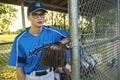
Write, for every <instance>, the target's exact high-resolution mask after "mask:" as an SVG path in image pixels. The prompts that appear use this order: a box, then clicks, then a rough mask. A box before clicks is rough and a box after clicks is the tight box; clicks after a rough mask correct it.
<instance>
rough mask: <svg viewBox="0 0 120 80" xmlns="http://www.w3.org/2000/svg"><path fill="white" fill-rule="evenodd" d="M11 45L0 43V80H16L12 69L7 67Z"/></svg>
mask: <svg viewBox="0 0 120 80" xmlns="http://www.w3.org/2000/svg"><path fill="white" fill-rule="evenodd" d="M11 44H12V43H0V80H16V72H15V68H14V67H10V66H8V58H9V53H10V49H11Z"/></svg>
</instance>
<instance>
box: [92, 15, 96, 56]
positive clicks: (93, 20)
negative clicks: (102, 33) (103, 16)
mask: <svg viewBox="0 0 120 80" xmlns="http://www.w3.org/2000/svg"><path fill="white" fill-rule="evenodd" d="M92 26H93V40H94V44H95V42H96V24H95V17H93V18H92ZM95 53H96V46H95V45H94V54H95Z"/></svg>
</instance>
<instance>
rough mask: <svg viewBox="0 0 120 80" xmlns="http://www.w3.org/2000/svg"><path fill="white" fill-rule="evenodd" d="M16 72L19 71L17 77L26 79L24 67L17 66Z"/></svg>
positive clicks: (20, 79) (22, 79)
mask: <svg viewBox="0 0 120 80" xmlns="http://www.w3.org/2000/svg"><path fill="white" fill-rule="evenodd" d="M16 72H17V79H18V80H26V79H25V74H24V72H23V69H22V68H20V67H17V68H16Z"/></svg>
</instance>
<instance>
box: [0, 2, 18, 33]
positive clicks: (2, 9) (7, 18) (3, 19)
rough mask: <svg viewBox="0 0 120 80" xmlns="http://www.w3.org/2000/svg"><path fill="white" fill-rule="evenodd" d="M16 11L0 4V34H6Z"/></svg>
mask: <svg viewBox="0 0 120 80" xmlns="http://www.w3.org/2000/svg"><path fill="white" fill-rule="evenodd" d="M16 12H17V9H16V8H14V6H13V5H9V4H4V3H0V33H3V32H7V31H8V30H9V29H8V27H9V25H11V24H12V22H13V20H14V19H15V18H16Z"/></svg>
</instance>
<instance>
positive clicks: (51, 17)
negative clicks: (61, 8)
mask: <svg viewBox="0 0 120 80" xmlns="http://www.w3.org/2000/svg"><path fill="white" fill-rule="evenodd" d="M45 24H46V25H51V26H54V27H58V28H60V29H64V30H68V15H67V14H66V13H60V12H55V11H49V13H48V14H46V22H45Z"/></svg>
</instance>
